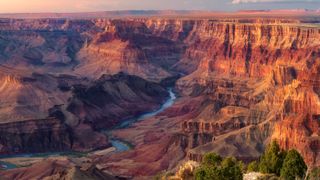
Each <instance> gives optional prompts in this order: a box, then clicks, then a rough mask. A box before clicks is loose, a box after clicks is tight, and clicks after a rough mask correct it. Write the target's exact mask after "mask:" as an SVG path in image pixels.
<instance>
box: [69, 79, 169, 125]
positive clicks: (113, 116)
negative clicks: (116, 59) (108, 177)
mask: <svg viewBox="0 0 320 180" xmlns="http://www.w3.org/2000/svg"><path fill="white" fill-rule="evenodd" d="M73 93H74V95H73V97H72V99H71V100H70V104H69V106H68V107H67V110H68V111H70V112H72V113H73V114H74V115H75V116H77V117H78V118H79V119H80V121H81V122H84V123H86V124H90V125H91V126H92V127H94V128H95V129H106V128H112V127H113V126H115V125H117V124H119V123H120V122H121V121H122V120H125V119H128V118H131V117H134V116H137V115H139V114H141V113H143V112H146V111H151V110H154V109H156V108H158V107H159V105H160V104H161V103H162V102H163V101H164V100H165V99H166V98H167V97H168V95H169V94H168V92H167V90H166V89H165V88H164V87H162V86H161V85H159V84H156V83H152V82H148V81H146V80H144V79H142V78H139V77H137V76H130V75H126V74H123V73H120V74H117V75H114V76H109V75H105V76H102V77H101V78H100V79H98V80H97V81H95V82H93V83H92V84H91V85H89V86H82V85H80V86H75V87H74V90H73Z"/></svg>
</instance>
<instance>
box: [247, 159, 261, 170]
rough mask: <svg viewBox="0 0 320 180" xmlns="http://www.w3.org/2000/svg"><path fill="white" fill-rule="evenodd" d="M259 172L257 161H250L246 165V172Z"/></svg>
mask: <svg viewBox="0 0 320 180" xmlns="http://www.w3.org/2000/svg"><path fill="white" fill-rule="evenodd" d="M258 171H259V163H258V162H257V161H252V162H251V163H249V164H248V168H247V172H258Z"/></svg>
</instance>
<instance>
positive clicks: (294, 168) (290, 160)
mask: <svg viewBox="0 0 320 180" xmlns="http://www.w3.org/2000/svg"><path fill="white" fill-rule="evenodd" d="M307 168H308V167H307V165H306V163H305V162H304V160H303V158H302V156H301V155H300V154H299V152H298V151H296V150H295V149H292V150H290V151H289V152H288V154H287V155H286V158H285V159H284V162H283V167H282V169H281V178H283V179H285V180H295V179H296V178H300V179H302V178H303V177H305V174H306V171H307Z"/></svg>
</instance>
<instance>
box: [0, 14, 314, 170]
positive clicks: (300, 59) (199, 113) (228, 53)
mask: <svg viewBox="0 0 320 180" xmlns="http://www.w3.org/2000/svg"><path fill="white" fill-rule="evenodd" d="M319 49H320V28H319V25H318V24H313V23H310V22H308V23H306V22H303V20H301V19H299V18H298V19H281V18H276V19H270V18H256V19H254V18H248V19H246V18H242V19H241V18H235V19H232V18H231V19H230V18H205V19H201V18H124V19H86V20H66V19H49V20H46V19H34V20H11V19H1V20H0V62H1V64H2V65H3V66H4V67H5V68H3V69H2V70H1V71H2V72H3V73H1V74H3V75H1V78H3V81H2V85H1V87H0V91H1V96H3V97H10V98H8V99H11V100H7V99H5V98H1V101H0V102H2V104H1V105H3V106H1V108H0V112H3V113H0V114H1V116H4V115H7V114H6V113H5V112H10V113H9V114H11V116H10V119H11V120H12V119H13V120H15V119H18V118H20V119H26V117H29V116H31V117H37V118H39V117H38V116H40V117H41V118H39V119H46V117H47V116H48V111H49V109H51V110H54V109H56V113H53V114H55V115H58V116H59V112H60V114H61V113H62V114H63V115H64V118H65V123H66V125H68V126H71V127H72V129H74V132H78V137H79V138H78V140H81V139H84V140H88V139H87V138H86V137H83V136H81V134H83V133H82V132H86V134H90V133H93V132H95V131H94V130H97V129H101V128H105V127H107V128H110V127H112V126H113V125H115V124H117V123H118V122H120V121H121V119H125V118H128V117H132V116H134V115H137V114H139V113H141V112H144V111H146V110H153V109H155V108H156V107H158V106H159V104H160V103H162V102H163V100H164V99H165V98H166V96H167V95H168V94H167V93H166V91H165V88H164V87H163V86H161V85H159V84H155V83H153V82H161V81H162V80H163V79H166V78H168V77H171V76H176V75H180V76H183V77H182V78H181V79H179V80H178V82H177V84H176V86H175V90H176V92H177V93H178V94H179V100H178V102H177V103H176V104H175V106H174V107H172V108H169V109H168V110H167V111H165V112H163V113H161V115H160V117H155V118H154V119H152V121H151V122H154V124H152V125H149V126H143V130H141V131H143V132H146V133H141V132H140V129H139V128H138V129H139V133H137V134H138V135H137V134H135V135H137V136H139V138H134V137H131V135H130V133H131V131H134V130H132V129H130V130H127V131H128V133H129V136H130V137H125V138H128V139H129V141H130V140H131V141H134V142H133V143H134V144H137V145H138V146H136V149H135V150H134V151H132V152H129V153H128V154H129V155H128V156H125V157H128V159H129V160H132V159H134V160H135V162H136V163H137V164H138V165H139V166H134V167H135V168H134V167H133V166H130V165H127V164H125V165H123V166H124V167H126V168H127V169H130V168H133V169H134V172H136V173H139V175H150V173H156V172H159V171H161V170H163V169H167V168H172V167H174V166H175V165H176V164H175V163H177V162H179V161H180V160H181V159H183V158H184V157H187V158H190V159H195V160H200V159H201V156H202V155H203V154H204V153H207V152H211V151H215V152H218V153H220V154H221V155H223V156H227V155H234V156H237V157H238V158H241V159H244V160H246V159H247V160H251V159H254V158H257V157H259V155H260V154H261V152H263V150H264V147H265V146H266V144H267V143H268V142H270V140H271V139H276V140H278V141H279V144H280V145H281V147H282V148H285V149H290V148H296V149H297V150H298V151H299V152H301V153H302V155H303V156H304V158H305V160H306V161H307V163H308V165H310V166H319V162H320V161H319V144H320V138H319V134H320V133H319V123H320V122H319V114H320V111H319V109H320V107H319V106H320V102H319V95H320V94H319V93H320V91H319V89H320V88H319V86H320V85H319V84H320V81H319V77H320V76H319V74H320V63H319V62H320V61H319V58H320V50H319ZM1 67H2V66H1ZM8 68H9V69H10V70H8ZM31 72H35V73H31ZM120 72H124V74H123V73H120ZM47 73H50V74H51V75H47ZM118 73H120V74H118ZM32 74H33V75H32ZM44 74H45V75H44ZM52 74H55V75H56V74H68V75H65V76H66V77H64V76H62V77H59V78H58V77H56V76H53V75H52ZM105 74H106V75H105ZM125 74H127V75H125ZM109 75H113V76H109ZM70 76H71V77H73V78H71V79H70ZM137 76H138V77H137ZM25 77H27V78H25ZM68 77H69V78H68ZM139 77H142V78H143V79H146V80H148V81H152V82H147V81H145V80H143V79H141V78H139ZM66 79H67V80H66ZM24 94H31V95H32V96H31V97H35V98H39V97H41V98H39V100H40V102H41V103H38V102H35V101H32V100H31V99H28V97H26V96H25V95H24ZM10 104H13V105H14V106H10ZM138 104H139V105H142V106H141V107H138V106H137V105H138ZM52 108H53V109H52ZM37 112H41V113H37ZM21 117H23V118H21ZM37 118H36V119H37ZM8 119H9V118H7V117H3V118H1V121H3V122H7V121H8ZM28 119H34V118H28ZM11 120H10V121H11ZM148 120H149V119H148ZM165 123H166V124H165ZM142 125H144V124H142ZM56 126H57V127H58V128H57V131H55V133H56V134H59V133H60V132H63V134H68V133H67V132H65V129H64V128H65V125H63V124H59V123H58V124H57V125H56ZM158 126H160V127H163V129H162V130H163V131H160V130H159V131H154V129H158V128H159V127H158ZM148 128H154V129H148ZM39 129H40V130H39V132H47V131H46V130H44V129H43V130H41V129H42V127H41V128H39ZM124 131H126V130H124ZM137 131H138V130H137ZM147 132H148V133H147ZM95 133H97V132H95ZM17 134H19V132H17ZM40 134H41V133H40ZM45 134H48V133H45ZM123 134H125V135H128V134H126V132H123ZM141 134H142V135H141ZM96 135H97V137H92V139H98V140H97V141H96V144H99V142H100V140H101V141H102V140H103V141H104V142H105V143H106V144H107V140H106V139H103V138H102V136H101V134H99V133H98V134H96ZM149 135H150V137H147V136H149ZM36 136H38V135H36ZM46 136H49V135H45V136H44V137H46ZM162 136H163V137H162ZM17 139H18V140H17V141H21V142H22V140H20V139H19V138H17ZM141 139H142V140H141ZM60 140H61V141H59V142H65V144H67V147H69V146H70V142H69V140H68V139H67V138H66V137H61V139H60ZM53 141H55V140H53ZM136 141H137V142H136ZM6 143H7V142H6ZM7 144H10V143H7ZM11 144H12V143H11ZM80 144H81V143H80ZM93 144H95V143H93ZM11 146H12V147H15V146H14V145H10V147H11ZM57 146H60V144H57ZM89 146H90V147H93V146H94V145H92V146H91V145H89ZM159 146H161V148H158V147H159ZM80 149H81V148H80ZM150 149H151V151H152V150H154V152H150ZM147 152H148V153H150V156H151V157H150V158H147V159H146V158H145V156H144V154H145V153H147ZM141 153H142V154H143V155H141ZM164 154H165V156H164ZM173 154H177V156H175V157H174V158H173ZM121 155H122V154H121ZM115 156H116V155H115ZM142 156H143V157H142ZM121 158H124V156H121V157H119V156H116V157H115V158H114V159H113V160H115V161H118V160H119V159H120V160H121ZM106 159H107V161H108V162H109V160H110V159H111V160H112V158H110V159H109V158H106ZM173 159H174V160H173ZM103 160H104V158H102V160H100V161H99V162H102V163H106V162H103ZM170 161H174V162H172V163H171V162H170ZM126 162H127V161H126ZM130 162H131V161H130ZM110 163H112V162H110ZM150 163H152V166H151V167H150V168H149V167H148V168H147V169H145V170H141V169H143V167H146V166H149V165H150ZM120 164H121V163H120ZM119 166H121V165H119ZM129 166H130V167H129ZM137 168H139V169H137ZM106 169H108V166H107V165H106ZM125 172H127V171H125ZM134 172H128V174H131V175H132V174H133V175H134Z"/></svg>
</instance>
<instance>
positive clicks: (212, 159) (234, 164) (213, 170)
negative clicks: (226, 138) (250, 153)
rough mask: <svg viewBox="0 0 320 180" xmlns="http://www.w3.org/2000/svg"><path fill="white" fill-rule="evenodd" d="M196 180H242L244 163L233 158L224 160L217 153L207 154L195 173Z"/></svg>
mask: <svg viewBox="0 0 320 180" xmlns="http://www.w3.org/2000/svg"><path fill="white" fill-rule="evenodd" d="M195 179H196V180H221V179H233V180H241V179H242V163H241V162H240V161H237V160H236V159H235V158H233V157H228V158H225V159H223V158H222V157H220V156H219V155H217V154H215V153H209V154H206V155H205V156H204V157H203V161H202V163H201V166H200V167H199V168H197V170H196V172H195Z"/></svg>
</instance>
